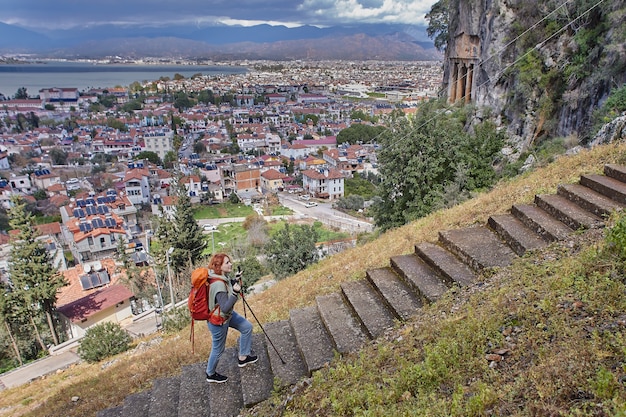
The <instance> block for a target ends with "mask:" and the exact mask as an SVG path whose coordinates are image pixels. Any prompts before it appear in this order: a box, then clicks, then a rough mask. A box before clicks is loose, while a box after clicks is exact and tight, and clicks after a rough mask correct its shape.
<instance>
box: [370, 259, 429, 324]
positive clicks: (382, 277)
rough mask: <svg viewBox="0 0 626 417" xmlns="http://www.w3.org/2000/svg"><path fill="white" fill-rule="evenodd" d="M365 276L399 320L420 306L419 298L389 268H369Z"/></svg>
mask: <svg viewBox="0 0 626 417" xmlns="http://www.w3.org/2000/svg"><path fill="white" fill-rule="evenodd" d="M365 276H366V277H367V280H368V281H369V283H370V284H371V285H372V286H373V287H374V289H376V290H377V291H378V293H379V294H380V295H381V296H382V297H383V299H384V300H385V304H387V306H388V307H389V308H390V309H391V311H392V312H393V313H394V315H395V316H396V317H397V318H399V319H400V320H406V319H408V318H409V317H411V316H412V315H413V314H415V312H416V311H417V310H418V309H419V308H421V307H422V301H421V300H420V298H419V297H418V296H417V295H415V293H414V292H413V290H411V288H409V286H408V285H407V284H406V283H405V282H404V281H403V280H401V279H400V277H398V276H397V275H396V274H395V273H394V272H393V271H392V270H391V268H377V269H370V270H369V271H367V272H366V273H365Z"/></svg>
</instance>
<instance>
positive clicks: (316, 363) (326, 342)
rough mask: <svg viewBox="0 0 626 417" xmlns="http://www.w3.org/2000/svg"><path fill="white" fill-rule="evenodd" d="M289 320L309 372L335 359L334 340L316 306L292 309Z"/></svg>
mask: <svg viewBox="0 0 626 417" xmlns="http://www.w3.org/2000/svg"><path fill="white" fill-rule="evenodd" d="M289 321H290V322H291V327H292V329H293V333H294V335H295V336H296V341H297V344H298V347H299V348H300V352H301V353H302V357H303V358H304V363H305V364H306V369H307V371H308V373H309V374H311V373H312V372H313V371H317V370H318V369H321V368H322V367H323V366H324V365H326V364H328V363H329V362H330V361H331V360H332V359H333V357H334V348H333V341H332V339H331V337H330V335H329V334H328V332H327V331H326V328H325V327H324V323H322V318H321V317H320V315H319V313H318V311H317V308H316V307H314V306H311V307H305V308H302V309H296V310H291V311H290V312H289Z"/></svg>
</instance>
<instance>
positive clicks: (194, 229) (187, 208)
mask: <svg viewBox="0 0 626 417" xmlns="http://www.w3.org/2000/svg"><path fill="white" fill-rule="evenodd" d="M174 230H175V233H176V234H175V239H174V241H173V243H174V245H173V247H174V252H173V253H172V254H171V255H170V262H171V266H172V269H173V270H174V271H175V272H177V273H178V272H180V271H182V270H183V269H184V268H185V267H186V266H190V265H194V264H195V263H196V261H198V260H199V259H200V258H201V256H202V251H203V250H204V248H205V246H206V242H205V240H204V237H203V235H202V230H201V229H200V226H199V225H198V222H197V221H196V219H194V218H193V210H192V208H191V199H190V198H189V196H188V195H187V192H186V188H185V187H184V186H183V185H182V184H181V186H180V187H179V189H178V201H177V202H176V213H175V214H174Z"/></svg>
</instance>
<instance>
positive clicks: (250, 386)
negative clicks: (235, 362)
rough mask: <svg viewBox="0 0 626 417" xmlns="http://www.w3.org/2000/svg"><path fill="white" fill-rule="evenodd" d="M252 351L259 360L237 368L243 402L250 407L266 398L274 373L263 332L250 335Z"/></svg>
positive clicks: (272, 383)
mask: <svg viewBox="0 0 626 417" xmlns="http://www.w3.org/2000/svg"><path fill="white" fill-rule="evenodd" d="M263 328H265V327H263ZM252 353H253V354H254V355H257V356H258V357H259V360H258V361H257V362H256V363H253V364H250V365H247V366H245V367H243V368H239V374H240V377H241V391H242V393H243V404H244V406H246V407H252V406H253V405H256V404H258V403H260V402H261V401H264V400H266V399H268V398H269V396H270V395H271V393H272V390H273V389H274V375H273V374H272V367H271V365H270V358H269V356H268V353H267V347H266V343H265V335H264V334H263V333H255V334H253V335H252Z"/></svg>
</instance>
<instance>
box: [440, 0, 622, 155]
mask: <svg viewBox="0 0 626 417" xmlns="http://www.w3.org/2000/svg"><path fill="white" fill-rule="evenodd" d="M449 1H450V15H449V26H448V34H449V42H448V45H447V48H446V55H445V59H444V71H445V72H444V87H445V88H447V92H448V98H449V101H450V102H459V101H463V102H472V103H475V104H477V105H478V106H484V107H487V108H490V109H491V117H493V118H494V119H495V121H496V123H499V124H500V125H502V126H506V129H507V132H508V134H509V136H510V137H512V138H514V143H513V144H512V145H513V146H514V147H515V148H517V149H518V150H523V149H526V148H527V147H528V146H529V145H531V144H532V143H533V142H535V141H538V140H541V139H542V138H543V137H567V136H571V135H575V136H577V137H578V138H579V140H580V141H581V142H585V143H586V142H588V141H589V140H590V139H591V138H590V135H591V133H592V132H591V124H592V114H593V112H594V110H595V109H597V108H598V107H599V106H601V105H602V103H603V102H604V100H606V98H607V97H608V95H609V93H610V91H611V88H618V87H621V86H622V85H623V84H624V83H625V82H626V51H625V48H624V46H623V45H624V41H625V39H624V38H625V36H624V33H626V18H625V17H624V15H625V13H624V11H625V10H626V6H625V4H624V3H623V2H607V4H604V2H599V3H598V4H595V5H593V4H591V5H590V4H587V5H586V6H585V7H581V6H578V7H577V5H575V4H573V3H575V2H566V3H567V4H563V2H559V3H558V4H557V3H556V2H552V1H548V2H545V1H539V0H526V1H521V0H487V1H478V0H449Z"/></svg>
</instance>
